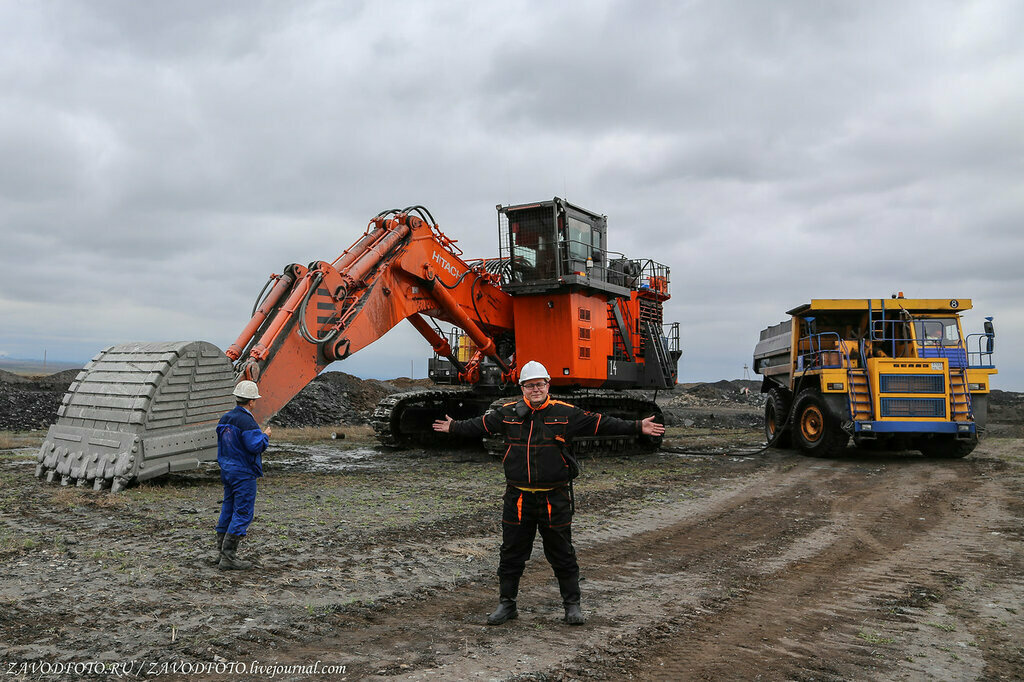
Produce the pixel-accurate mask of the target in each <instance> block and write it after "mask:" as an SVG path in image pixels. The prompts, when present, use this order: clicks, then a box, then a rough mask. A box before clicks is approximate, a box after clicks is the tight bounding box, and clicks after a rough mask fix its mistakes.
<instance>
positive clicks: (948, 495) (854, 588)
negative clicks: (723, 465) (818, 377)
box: [561, 467, 1019, 679]
mask: <svg viewBox="0 0 1024 682" xmlns="http://www.w3.org/2000/svg"><path fill="white" fill-rule="evenodd" d="M965 471H967V469H965V468H963V467H961V468H960V469H959V470H957V469H955V468H945V467H943V468H937V469H936V470H935V471H933V472H931V473H930V474H927V475H926V478H927V481H926V482H925V484H924V486H923V487H921V486H920V485H919V482H918V481H917V480H915V479H912V478H911V477H912V476H913V472H910V471H906V470H899V471H897V472H896V474H897V479H896V484H895V485H892V486H889V485H887V486H885V487H884V488H881V489H871V488H869V487H867V486H865V485H864V483H865V482H866V481H863V480H843V479H844V478H847V479H849V476H845V475H840V476H837V477H835V478H832V479H826V480H823V481H821V483H827V484H829V485H831V486H832V488H833V489H834V488H836V487H837V486H838V487H840V488H844V489H843V491H842V495H841V497H840V498H838V500H837V501H836V502H835V503H834V504H832V505H831V506H832V510H831V515H832V516H833V517H835V520H836V521H837V524H836V525H835V526H834V527H833V528H831V529H829V532H828V534H827V536H821V534H820V533H812V534H811V535H810V536H805V538H804V539H806V540H808V542H807V543H805V546H801V544H802V543H801V542H797V543H794V544H793V545H792V546H791V548H790V550H789V551H788V552H786V553H784V554H783V555H779V556H777V557H775V561H774V565H773V562H772V561H770V560H769V561H767V562H763V564H762V565H761V566H760V567H757V568H756V569H755V571H753V572H751V573H746V572H745V571H744V570H743V567H742V566H733V567H730V566H728V565H723V566H722V569H723V570H724V571H725V572H726V573H728V574H730V575H731V578H732V579H733V580H734V581H739V582H740V584H741V585H742V587H741V588H739V589H732V590H730V591H729V592H728V593H727V594H725V595H721V594H720V595H718V601H717V602H714V601H713V602H712V603H705V604H702V606H703V607H704V609H706V610H707V611H709V612H710V613H701V612H700V611H697V610H695V611H694V612H692V613H690V614H682V615H681V616H677V617H675V618H673V619H670V620H669V621H668V622H667V623H662V624H659V625H660V627H653V628H649V631H648V632H645V633H640V634H639V635H638V636H637V637H635V638H634V641H633V642H631V644H632V645H633V646H635V647H636V648H637V649H641V650H643V656H642V658H641V657H636V660H637V661H638V662H637V663H636V664H635V665H632V666H627V667H626V668H625V669H622V668H620V669H618V670H617V672H618V673H620V674H621V673H622V672H625V671H627V670H628V672H629V674H631V676H632V677H634V678H635V679H726V678H740V679H744V678H746V679H753V678H755V677H757V676H758V675H764V674H767V675H768V677H771V678H775V677H779V678H785V679H802V678H805V677H813V678H815V679H850V678H851V677H852V678H857V679H864V678H874V677H877V678H878V679H891V678H892V674H893V673H892V670H891V669H890V668H888V667H885V666H882V664H881V661H880V657H879V655H878V647H877V646H876V645H877V644H879V643H880V642H881V643H886V640H889V641H892V639H891V638H889V637H882V636H880V635H878V634H877V633H876V632H874V630H873V628H878V627H879V626H880V623H881V622H882V620H883V619H882V618H880V613H879V612H880V611H882V610H883V609H882V605H884V604H896V603H898V602H899V600H900V599H903V598H905V596H906V595H907V594H908V593H912V592H913V591H914V590H915V589H917V586H919V585H922V584H924V585H935V584H936V583H939V588H935V587H932V588H930V589H933V590H935V591H938V592H939V593H940V594H941V592H942V589H941V583H942V582H943V581H950V580H953V581H955V580H958V579H959V578H958V576H959V575H961V574H971V573H972V572H976V571H978V570H979V569H981V568H983V567H985V566H987V565H990V564H991V563H992V562H993V561H1000V559H998V558H997V554H996V553H995V552H994V549H993V547H991V546H990V545H991V543H986V542H985V537H984V536H980V535H979V533H978V531H977V528H976V527H975V526H976V524H975V523H974V521H973V516H964V515H962V514H960V513H959V512H958V508H960V507H962V506H967V507H975V508H978V507H982V506H984V505H989V506H992V505H997V504H998V503H997V502H996V501H995V500H999V499H1000V497H1001V496H1002V495H1003V494H1005V492H1004V491H1003V490H1002V488H1001V486H999V485H998V484H996V483H994V482H988V483H982V484H980V485H979V484H978V483H977V482H976V481H973V480H965V479H966V478H968V477H965V476H964V475H963V474H964V472H965ZM970 477H971V478H973V476H970ZM901 484H902V485H901ZM915 484H918V485H917V486H916V487H915ZM902 486H908V487H903V488H902V490H903V492H904V493H909V494H904V495H902V496H897V497H894V496H893V493H894V492H896V490H897V489H900V488H901V487H902ZM824 488H828V485H826V486H823V489H824ZM915 490H916V493H915V492H914V491H915ZM763 511H768V510H767V509H765V510H763ZM918 514H926V516H919V515H918ZM1000 514H1005V512H1004V511H1003V510H1000V509H989V510H987V511H986V513H985V514H982V516H983V517H984V518H999V515H1000ZM844 516H845V517H846V518H845V519H844V518H843V517H844ZM851 516H852V518H850V517H851ZM815 535H818V536H819V537H817V538H816V539H814V540H812V538H813V536H815ZM817 543H820V546H818V547H815V546H814V545H815V544H817ZM706 548H708V549H711V548H709V547H706ZM1004 553H1005V551H1004ZM787 555H788V556H787ZM1012 560H1013V559H1012V557H1005V556H1004V557H1003V558H1002V559H1001V561H1004V562H1005V561H1012ZM1018 561H1019V556H1018ZM724 563H725V562H723V564H724ZM1018 568H1019V567H1018ZM892 608H893V607H890V609H892ZM903 620H905V621H907V624H906V625H904V627H905V632H911V631H916V630H918V629H919V628H918V625H917V623H916V621H914V620H912V619H907V618H904V619H903ZM645 639H646V641H647V642H648V643H647V644H645V642H644V640H645ZM652 640H653V642H654V643H653V644H650V642H651V641H652ZM594 657H595V655H594V653H593V652H588V654H587V655H586V656H585V657H582V658H584V659H593V658H594ZM605 658H607V657H605ZM958 660H959V657H958ZM905 667H906V668H907V669H908V672H909V673H910V674H911V675H914V674H918V675H927V674H928V673H929V671H928V670H927V668H922V667H920V666H915V665H913V664H911V665H907V666H905ZM960 667H961V668H963V673H964V674H963V676H962V677H964V678H970V677H972V675H971V674H970V672H971V667H972V666H971V663H970V662H964V663H963V665H961V666H960ZM973 667H974V668H976V669H980V667H981V666H980V663H979V661H977V660H976V661H974V662H973ZM561 670H562V671H563V672H565V673H568V674H569V676H576V675H580V674H582V673H583V672H584V671H585V672H586V674H587V675H593V674H594V673H595V671H594V669H593V666H589V667H588V663H587V661H586V660H575V661H573V662H572V663H570V664H567V665H565V666H562V667H561ZM943 672H944V673H945V674H948V668H946V669H944V671H943ZM975 672H977V670H975ZM1018 672H1019V670H1018ZM939 676H940V677H941V676H942V675H939ZM957 677H961V676H960V675H957Z"/></svg>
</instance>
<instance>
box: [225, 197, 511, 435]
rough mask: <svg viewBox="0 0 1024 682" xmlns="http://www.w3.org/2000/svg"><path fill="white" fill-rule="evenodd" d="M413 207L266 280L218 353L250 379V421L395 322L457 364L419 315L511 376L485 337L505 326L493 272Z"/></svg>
mask: <svg viewBox="0 0 1024 682" xmlns="http://www.w3.org/2000/svg"><path fill="white" fill-rule="evenodd" d="M415 211H423V209H418V208H409V209H405V210H403V211H397V212H389V213H386V214H381V215H378V216H377V217H375V218H374V219H373V220H372V221H371V222H370V225H369V227H368V228H367V230H366V233H365V234H364V235H363V236H362V237H361V238H360V239H359V240H357V241H356V243H355V244H353V245H352V247H350V248H349V249H347V250H346V251H345V252H344V253H343V254H342V255H341V256H339V257H338V258H337V259H336V260H335V261H334V262H332V263H327V262H323V261H318V262H314V263H312V264H310V266H309V267H308V268H306V267H303V266H301V265H294V264H293V265H290V266H288V267H287V268H286V269H285V271H284V272H285V274H284V275H281V276H274V277H273V278H272V279H273V280H274V281H275V284H274V286H273V287H272V288H271V290H270V293H269V294H268V295H267V297H266V298H265V299H264V300H263V301H262V302H261V303H259V304H258V305H257V309H256V312H255V313H254V315H253V317H252V319H251V320H250V322H249V324H248V325H246V327H245V329H244V330H243V331H242V333H241V334H240V335H239V337H238V339H237V340H236V341H235V342H234V343H233V344H231V346H229V347H228V349H227V351H226V354H227V356H228V358H229V359H231V360H232V361H234V362H235V369H236V371H237V373H238V375H239V377H240V378H242V377H244V378H248V379H252V380H254V381H257V382H258V383H259V385H260V394H261V395H262V396H263V398H262V399H261V400H260V401H258V402H257V403H256V405H255V408H254V411H253V413H254V416H255V417H256V419H257V420H260V421H262V420H264V419H267V418H269V417H270V416H272V415H273V414H275V413H276V412H277V411H278V410H280V409H281V408H282V407H284V406H285V405H286V404H287V403H288V401H289V400H291V399H292V397H294V396H295V394H296V393H298V392H299V391H300V390H302V388H303V387H305V386H306V384H308V383H309V382H310V381H312V380H313V379H314V378H315V377H316V376H317V375H318V374H319V373H320V372H321V371H322V370H323V369H324V368H325V367H327V366H328V365H330V364H331V363H333V362H336V361H338V360H344V359H346V358H348V357H349V356H350V355H352V354H353V353H356V352H358V351H360V350H362V349H363V348H365V347H366V346H368V345H370V344H372V343H374V342H375V341H377V340H378V339H380V338H381V337H382V336H383V335H384V334H386V333H387V332H388V331H390V330H391V329H392V328H393V327H394V326H396V325H397V324H399V323H400V322H402V321H403V320H407V319H408V320H410V322H411V323H412V324H413V326H414V327H415V328H416V329H417V330H418V331H419V332H420V333H421V334H422V335H423V336H424V338H426V340H427V341H428V343H430V345H431V347H433V349H434V350H435V351H436V352H438V353H440V354H442V355H446V356H448V357H449V359H451V360H452V361H454V362H456V363H458V360H457V359H456V357H455V354H454V352H453V349H451V348H450V347H448V344H447V341H445V340H444V339H443V338H442V337H440V335H438V334H437V333H436V332H435V331H434V329H433V327H432V326H431V325H430V324H429V323H427V322H426V321H425V320H424V319H423V316H424V315H425V316H427V317H432V318H435V319H437V320H441V321H444V322H448V323H451V324H453V325H455V326H457V327H459V328H461V329H462V330H463V331H465V332H466V334H468V335H469V336H470V337H471V338H472V339H473V342H474V344H475V345H476V347H477V348H478V349H479V351H480V353H481V354H482V355H484V356H487V357H490V358H491V359H492V360H493V361H494V362H495V363H496V364H497V365H498V366H499V367H501V369H502V371H503V372H504V373H505V374H507V375H508V378H509V379H511V378H512V377H511V373H512V371H513V368H512V366H511V365H510V363H509V360H508V359H507V358H504V357H502V356H501V355H500V354H499V352H498V348H497V345H496V342H495V337H497V336H499V335H501V334H503V333H506V332H509V331H511V330H512V329H513V318H512V303H511V298H510V297H509V295H508V294H506V293H505V292H503V291H502V290H501V288H500V286H499V283H498V280H497V277H496V276H495V275H492V274H490V273H489V272H487V270H486V269H485V268H483V267H480V266H478V267H476V268H475V269H474V268H471V267H470V266H469V265H467V264H466V263H465V261H463V260H462V258H461V257H460V256H461V253H460V251H459V250H458V248H457V247H456V246H455V242H453V241H452V240H450V239H448V238H447V237H446V236H445V235H444V234H443V233H442V232H441V231H440V229H439V228H438V227H437V226H436V225H433V224H431V223H429V222H427V220H425V219H424V218H422V217H420V216H417V215H414V212H415ZM424 213H425V212H424ZM425 215H429V214H427V213H425ZM459 366H462V367H463V368H464V366H463V365H462V364H461V363H459ZM478 376H479V375H478V374H473V373H469V372H465V373H464V376H463V377H462V380H463V382H464V383H473V382H474V380H476V379H478Z"/></svg>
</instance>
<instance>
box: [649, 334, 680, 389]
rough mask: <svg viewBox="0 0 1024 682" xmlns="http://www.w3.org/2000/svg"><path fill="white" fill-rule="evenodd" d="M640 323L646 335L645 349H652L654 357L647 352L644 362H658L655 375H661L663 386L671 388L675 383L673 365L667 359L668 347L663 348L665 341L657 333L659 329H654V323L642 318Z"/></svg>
mask: <svg viewBox="0 0 1024 682" xmlns="http://www.w3.org/2000/svg"><path fill="white" fill-rule="evenodd" d="M642 324H643V326H644V330H645V332H646V336H647V339H646V341H647V343H646V344H645V345H646V348H645V351H647V352H648V353H649V352H650V351H651V350H653V351H654V357H653V358H652V357H650V355H649V354H648V355H647V356H646V357H645V358H644V362H645V363H649V362H651V361H652V360H654V361H656V362H657V363H658V372H657V375H658V376H660V377H661V379H662V381H663V387H664V388H672V386H673V385H674V384H675V379H674V377H673V376H672V367H674V366H675V365H674V363H672V362H671V361H670V360H669V357H668V349H667V348H665V343H664V342H663V341H662V336H661V334H660V333H659V332H660V330H658V329H656V328H655V326H654V323H653V322H651V321H649V320H643V321H642Z"/></svg>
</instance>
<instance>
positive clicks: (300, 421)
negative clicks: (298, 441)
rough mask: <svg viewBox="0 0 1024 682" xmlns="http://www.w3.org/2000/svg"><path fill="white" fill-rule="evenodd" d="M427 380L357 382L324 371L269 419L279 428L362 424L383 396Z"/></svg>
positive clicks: (363, 380) (341, 374)
mask: <svg viewBox="0 0 1024 682" xmlns="http://www.w3.org/2000/svg"><path fill="white" fill-rule="evenodd" d="M430 385H431V384H430V382H429V381H427V380H425V379H424V380H413V379H407V378H400V379H394V380H392V381H380V380H378V379H360V378H359V377H354V376H352V375H351V374H345V373H344V372H324V373H323V374H321V375H320V376H318V377H317V378H316V379H314V380H313V381H311V382H310V383H309V385H308V386H306V387H305V388H304V389H302V390H301V391H300V392H299V394H298V395H297V396H295V397H294V398H292V399H291V401H290V402H289V403H288V404H287V405H285V406H284V408H283V409H282V410H281V411H280V412H278V413H277V415H275V416H274V418H273V419H271V420H270V423H271V424H276V425H279V426H328V425H331V424H365V423H367V422H368V421H369V418H370V415H371V414H372V413H373V408H375V407H376V406H377V403H378V402H380V400H381V399H382V398H384V397H385V396H388V395H391V394H392V393H398V392H401V391H411V390H416V389H418V388H423V387H427V386H430Z"/></svg>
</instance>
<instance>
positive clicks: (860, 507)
mask: <svg viewBox="0 0 1024 682" xmlns="http://www.w3.org/2000/svg"><path fill="white" fill-rule="evenodd" d="M783 462H784V463H785V466H790V464H791V463H792V462H791V460H789V458H783ZM961 464H962V463H955V464H954V465H950V466H944V465H936V464H934V463H923V464H921V463H918V462H907V461H895V462H893V461H884V462H883V463H882V464H874V463H871V464H867V465H865V464H861V463H857V462H849V461H845V462H844V461H841V462H835V463H820V462H818V461H816V460H797V463H796V465H795V467H794V468H792V469H791V470H789V471H786V472H779V471H774V472H772V471H762V472H759V473H757V474H752V475H750V476H748V477H747V478H745V479H743V480H742V481H740V482H739V483H738V484H736V483H733V484H730V485H727V486H726V487H724V488H722V489H719V490H714V491H712V492H711V493H710V494H709V495H708V496H707V497H705V498H702V499H700V500H696V501H693V500H691V501H688V502H685V503H681V504H680V505H678V506H674V505H671V506H665V507H662V508H660V509H657V510H654V511H652V512H651V513H650V514H649V515H641V516H637V517H634V518H630V519H625V518H624V519H616V520H614V521H612V522H610V523H607V524H605V525H604V526H603V527H602V528H600V529H598V530H596V531H595V532H594V534H593V536H592V537H590V538H588V541H587V542H586V543H582V544H581V546H580V548H581V552H580V554H581V563H582V565H583V570H584V574H585V576H584V577H585V578H586V580H585V581H584V583H583V589H584V608H585V611H589V616H590V620H589V622H588V625H587V626H585V627H584V628H572V629H568V628H565V627H564V626H560V625H559V624H558V623H557V619H558V618H559V617H560V615H561V613H560V611H561V610H560V605H559V604H558V603H557V602H558V598H557V593H556V590H555V588H554V585H553V580H552V579H551V578H550V569H548V568H547V566H546V564H544V563H543V559H540V558H538V559H537V560H535V561H533V562H531V564H530V565H529V566H528V568H527V575H526V576H525V577H524V581H523V589H522V590H521V593H520V611H521V617H520V619H519V620H518V621H515V622H511V623H509V624H506V625H505V626H502V627H500V628H487V627H481V626H480V623H481V622H482V620H483V616H484V615H485V614H486V613H487V612H488V611H489V610H490V608H492V607H493V604H494V601H495V599H494V588H493V586H491V585H486V586H483V585H471V586H464V587H461V588H458V589H455V590H453V591H452V592H450V593H447V594H442V595H439V596H436V597H430V598H426V599H422V600H419V601H417V602H415V603H413V604H409V605H407V606H404V607H397V608H396V607H392V606H385V607H384V608H383V609H381V610H379V611H376V612H372V613H367V614H365V615H362V616H358V615H353V614H350V615H342V616H341V617H339V618H338V621H337V622H336V626H337V627H339V628H341V629H343V632H341V633H339V636H338V637H337V638H332V639H331V640H330V641H322V642H317V643H316V644H315V646H312V647H307V646H303V647H300V648H299V649H295V650H292V651H290V652H288V654H285V652H281V655H282V660H285V659H286V658H287V657H289V656H290V657H293V658H295V659H296V660H303V659H304V658H305V659H308V657H309V655H312V654H313V653H314V652H317V651H320V652H322V651H324V650H333V651H345V652H350V653H349V656H350V658H349V660H350V661H351V663H352V666H353V668H354V670H355V672H356V674H357V675H360V676H365V675H373V674H380V675H382V676H391V675H393V674H397V673H401V675H402V677H403V678H404V679H420V678H423V679H426V678H434V679H436V678H437V677H438V676H440V677H441V678H445V679H469V678H473V677H484V678H490V677H498V678H509V677H512V678H515V677H516V676H522V675H526V676H531V675H536V674H544V675H547V676H548V677H550V678H553V679H560V678H569V679H576V678H585V677H594V676H600V675H605V676H609V677H620V676H622V675H623V674H629V675H632V676H634V677H637V678H639V679H666V678H677V679H722V678H726V677H740V678H744V677H749V678H753V677H755V676H757V675H758V674H764V673H765V672H766V671H769V672H770V673H771V674H773V675H781V676H784V677H792V676H796V677H800V676H802V675H813V676H815V677H818V678H821V677H824V678H826V679H828V678H830V677H832V678H843V679H845V678H846V677H848V676H849V675H850V671H854V674H855V676H858V677H865V676H871V675H872V672H871V671H878V670H880V669H879V665H880V661H879V658H878V656H877V647H876V646H875V643H873V642H871V641H869V640H870V639H871V638H872V636H873V635H872V634H871V628H873V627H877V626H875V625H872V623H874V622H875V621H876V620H877V618H878V612H879V610H880V606H879V602H880V601H881V602H882V603H898V602H899V600H900V599H904V598H905V597H906V595H907V594H908V593H909V592H912V591H913V590H914V589H915V586H920V585H925V586H935V585H936V584H937V583H940V582H941V580H942V576H950V575H955V574H957V573H960V572H964V573H968V572H970V571H972V570H977V568H978V566H979V565H984V564H985V563H986V562H988V561H990V560H991V559H992V558H993V557H992V554H991V550H990V549H989V548H986V547H985V546H984V544H983V543H979V542H978V533H977V530H976V529H975V528H973V527H972V525H973V522H972V521H971V518H972V517H971V516H964V515H963V514H962V513H960V512H959V511H958V510H959V508H960V507H961V506H963V505H966V506H967V507H978V506H980V505H984V504H996V503H995V502H992V500H994V499H998V498H999V496H1000V494H1001V491H1000V489H999V486H998V484H996V483H995V482H993V481H991V480H989V481H988V482H986V481H985V479H983V478H982V479H978V478H977V477H976V476H975V472H973V470H972V468H971V466H970V465H967V466H961ZM998 513H999V510H989V511H988V514H989V515H991V514H998ZM951 552H952V553H955V554H956V555H957V556H953V557H951V556H950V553H951ZM937 566H942V571H941V572H937V570H936V567H937ZM940 587H941V585H940ZM928 589H933V590H935V589H938V588H936V587H929V588H928ZM590 605H595V606H596V608H594V607H591V606H590ZM426 624H429V625H428V626H427V627H424V625H426ZM525 628H529V641H530V651H528V652H524V651H522V650H521V648H520V647H519V646H518V645H517V641H518V640H520V637H519V636H518V635H522V634H525V633H524V632H523V630H524V629H525ZM864 628H867V632H865V630H864ZM388 650H391V651H394V652H395V655H394V656H391V657H388V656H385V657H384V658H377V659H374V658H373V657H372V656H366V657H365V658H361V657H360V654H359V652H360V651H367V652H370V651H373V652H381V651H388ZM544 662H547V663H548V665H544ZM538 671H543V672H542V673H539V672H538Z"/></svg>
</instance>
